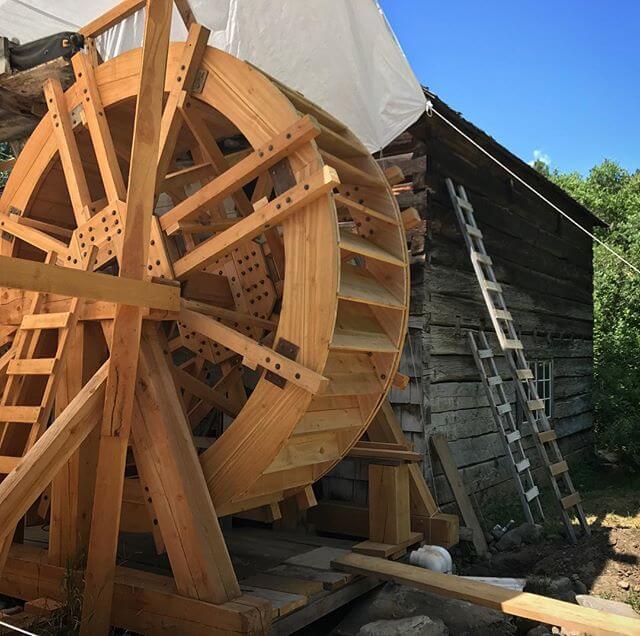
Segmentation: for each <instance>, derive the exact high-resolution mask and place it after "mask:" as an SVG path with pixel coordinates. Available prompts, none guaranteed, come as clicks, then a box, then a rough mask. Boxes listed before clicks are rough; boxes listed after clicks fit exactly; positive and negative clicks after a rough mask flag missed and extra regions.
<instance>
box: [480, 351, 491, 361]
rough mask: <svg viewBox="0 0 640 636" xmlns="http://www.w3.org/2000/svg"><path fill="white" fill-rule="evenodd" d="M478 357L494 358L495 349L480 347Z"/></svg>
mask: <svg viewBox="0 0 640 636" xmlns="http://www.w3.org/2000/svg"><path fill="white" fill-rule="evenodd" d="M478 357H479V358H481V359H485V358H493V351H491V349H478Z"/></svg>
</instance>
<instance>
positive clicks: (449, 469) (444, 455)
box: [431, 435, 489, 556]
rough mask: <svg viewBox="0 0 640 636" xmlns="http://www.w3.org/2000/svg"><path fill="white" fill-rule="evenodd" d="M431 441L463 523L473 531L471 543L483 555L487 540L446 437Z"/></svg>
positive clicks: (434, 437) (439, 436)
mask: <svg viewBox="0 0 640 636" xmlns="http://www.w3.org/2000/svg"><path fill="white" fill-rule="evenodd" d="M431 443H432V444H433V447H434V448H435V450H436V452H437V453H438V457H439V458H440V463H441V464H442V469H443V470H444V474H445V475H446V477H447V481H448V482H449V485H450V486H451V490H452V491H453V494H454V496H455V498H456V502H457V504H458V507H459V508H460V512H461V513H462V518H463V519H464V522H465V525H466V526H467V527H468V528H471V530H472V532H473V545H474V547H475V549H476V552H477V553H478V555H480V556H484V555H486V554H487V552H488V550H489V548H488V546H487V540H486V539H485V537H484V532H483V531H482V528H481V527H480V522H479V521H478V517H477V516H476V511H475V510H474V509H473V505H472V504H471V500H470V499H469V495H467V491H466V490H465V487H464V484H463V482H462V479H461V477H460V473H459V471H458V467H457V466H456V462H455V459H454V458H453V455H452V453H451V449H450V448H449V444H448V442H447V439H446V437H444V436H443V435H434V436H433V437H432V438H431Z"/></svg>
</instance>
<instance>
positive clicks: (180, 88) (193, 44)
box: [156, 22, 210, 194]
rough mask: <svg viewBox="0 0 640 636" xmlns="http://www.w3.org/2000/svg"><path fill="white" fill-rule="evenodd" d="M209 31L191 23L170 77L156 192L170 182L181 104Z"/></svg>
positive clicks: (178, 131)
mask: <svg viewBox="0 0 640 636" xmlns="http://www.w3.org/2000/svg"><path fill="white" fill-rule="evenodd" d="M209 33H210V32H209V29H207V28H205V27H203V26H202V25H201V24H196V23H195V22H194V23H193V24H192V25H191V26H190V27H189V33H188V35H187V41H186V42H185V44H184V50H183V53H182V57H181V59H180V63H179V65H178V67H177V70H176V74H175V75H174V76H173V77H170V78H168V79H169V81H168V87H169V95H168V96H167V99H166V102H165V106H164V111H163V113H162V124H161V126H160V153H159V155H158V172H157V175H156V194H157V193H159V192H161V191H162V189H163V187H165V186H166V182H165V177H166V176H167V172H168V171H169V166H170V165H171V160H172V158H173V154H174V152H175V148H176V142H177V141H178V135H179V134H180V129H181V128H182V117H181V115H180V112H179V106H180V105H181V103H182V100H183V99H184V98H185V96H186V94H187V93H188V92H189V91H191V89H192V87H193V81H194V80H195V78H196V73H197V72H198V68H199V67H200V61H201V60H202V55H203V54H204V51H205V49H206V46H207V41H208V39H209Z"/></svg>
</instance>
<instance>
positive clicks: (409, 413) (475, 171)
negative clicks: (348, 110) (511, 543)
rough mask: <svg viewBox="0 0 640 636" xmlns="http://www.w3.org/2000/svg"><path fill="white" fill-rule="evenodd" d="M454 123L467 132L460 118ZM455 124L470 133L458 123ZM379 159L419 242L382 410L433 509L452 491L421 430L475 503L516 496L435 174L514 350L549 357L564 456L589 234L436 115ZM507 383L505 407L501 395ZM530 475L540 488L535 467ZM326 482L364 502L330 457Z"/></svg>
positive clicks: (480, 315)
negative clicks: (497, 294)
mask: <svg viewBox="0 0 640 636" xmlns="http://www.w3.org/2000/svg"><path fill="white" fill-rule="evenodd" d="M439 107H440V110H441V112H444V113H445V115H448V116H449V117H450V118H452V119H453V118H454V117H456V115H455V113H452V112H451V111H448V109H446V106H445V105H439ZM456 123H457V124H458V125H461V126H462V125H466V122H463V121H462V120H456ZM466 130H467V132H469V133H472V132H473V133H474V134H477V135H482V133H480V131H477V129H474V128H473V127H470V126H469V127H468V128H467V129H466ZM478 140H479V141H481V143H482V144H483V146H485V147H487V148H488V149H489V150H490V151H491V152H492V153H495V154H496V155H497V156H498V158H499V159H500V160H501V161H503V162H511V163H510V164H509V163H508V165H510V167H513V169H515V171H516V173H517V174H520V176H522V177H523V178H525V180H526V181H528V182H530V183H531V184H532V185H534V186H535V187H536V188H538V189H539V190H540V191H541V193H542V194H544V195H545V196H547V197H548V198H549V199H550V200H552V201H553V202H554V203H556V204H557V205H558V206H559V207H560V208H561V209H563V210H565V211H566V212H567V213H568V214H570V215H571V216H572V217H573V218H575V219H576V220H577V221H578V222H579V223H580V224H582V225H585V226H586V227H587V228H588V229H591V227H592V223H593V217H591V216H590V215H587V214H585V212H584V210H583V209H582V208H580V207H579V206H578V205H577V204H575V203H573V202H572V201H571V200H570V199H569V198H568V197H566V196H564V195H563V194H562V193H561V192H560V191H559V190H558V189H557V188H555V187H554V186H552V185H551V184H549V183H548V182H547V181H546V180H545V179H543V178H542V177H539V176H538V175H537V174H534V173H532V171H530V170H529V169H528V167H526V166H524V165H523V164H520V163H518V162H517V161H515V160H514V158H513V157H512V156H510V155H509V153H508V152H507V151H506V150H504V149H503V148H501V147H500V146H498V145H497V144H495V142H493V140H491V139H489V138H488V137H486V136H484V135H483V136H482V137H481V138H478ZM492 144H493V146H492ZM383 154H384V158H383V159H382V160H381V163H383V164H385V165H387V164H388V165H393V164H399V165H401V166H402V167H403V169H404V171H405V175H406V177H407V181H406V183H405V184H403V185H401V186H399V187H397V188H396V190H397V197H398V201H399V204H400V207H401V208H406V207H409V206H413V207H416V208H417V209H419V210H420V212H421V215H422V216H423V218H424V219H425V221H426V231H425V233H424V236H423V237H420V238H418V239H416V237H415V236H414V237H413V239H412V241H411V245H412V252H413V257H412V258H413V261H414V263H413V265H412V305H411V319H410V328H409V336H408V342H410V343H411V346H409V345H408V344H407V346H406V347H405V355H404V358H403V362H402V367H401V371H402V372H403V373H406V374H407V375H409V376H410V377H411V382H410V386H409V387H408V388H407V389H406V390H405V391H403V392H400V391H397V390H394V391H392V393H391V396H390V399H391V402H392V404H393V405H394V409H395V410H396V413H397V415H398V417H399V419H400V421H401V423H402V427H403V429H404V431H405V433H406V434H407V436H408V438H409V439H410V440H411V441H412V443H413V444H414V446H415V448H416V450H417V451H419V452H423V453H424V454H425V462H424V470H425V475H426V477H427V480H428V481H429V482H431V485H432V488H433V490H434V493H435V495H436V496H437V499H438V502H439V503H440V504H441V505H442V506H443V507H444V508H445V509H447V508H448V505H449V504H450V503H451V502H452V501H453V496H452V494H451V492H450V490H449V488H448V485H447V483H446V480H445V479H444V477H443V475H442V473H441V470H440V467H439V465H438V464H437V462H433V461H432V451H430V449H429V448H428V444H427V441H428V438H429V436H430V435H432V434H434V433H442V434H444V435H445V436H446V437H447V438H448V440H449V442H450V445H451V449H452V452H453V454H454V457H455V459H456V462H457V465H458V467H459V468H460V469H461V471H462V475H463V479H464V482H465V484H466V486H467V490H468V492H470V493H473V500H474V501H475V502H476V503H481V502H482V503H487V502H488V503H489V504H491V503H492V500H493V501H494V502H496V503H498V502H500V501H502V499H501V497H502V496H503V495H512V496H513V497H514V498H515V489H514V486H513V484H512V481H511V479H510V476H509V473H508V468H507V465H506V463H505V461H504V455H503V451H502V446H501V443H500V440H499V437H498V434H497V432H496V429H495V424H494V422H493V419H492V417H491V414H490V411H489V408H488V406H487V401H486V398H485V396H484V392H483V388H482V386H481V384H480V382H479V378H478V374H477V371H476V367H475V365H474V363H473V359H472V357H471V355H470V352H469V349H468V345H467V330H468V329H477V328H479V327H482V326H485V327H487V328H489V329H490V324H489V322H488V316H487V313H486V309H485V307H484V304H483V303H482V299H481V296H480V292H479V289H478V285H477V282H476V279H475V276H474V274H473V271H472V269H471V265H470V263H469V258H468V255H467V253H466V249H465V246H464V242H463V239H462V236H461V234H460V232H459V230H458V228H457V224H456V220H455V215H454V213H453V209H452V208H451V204H450V202H449V197H448V193H447V190H446V186H445V181H444V180H445V178H446V177H451V178H452V179H453V180H454V181H455V182H457V183H460V184H463V185H464V186H465V187H466V189H467V192H468V195H469V198H470V200H471V202H472V203H473V205H474V208H475V210H476V217H477V221H478V224H479V226H480V227H481V229H482V231H483V233H484V237H485V242H486V246H487V251H488V252H489V254H490V255H491V257H492V258H493V261H494V264H495V269H496V274H497V277H498V280H499V281H500V282H501V284H502V285H503V288H504V290H505V298H506V302H507V305H508V307H509V308H510V310H511V312H512V314H513V315H514V318H515V322H516V328H517V329H518V331H519V332H520V334H521V336H522V340H523V342H524V345H525V353H526V355H527V356H528V358H529V359H552V360H553V368H554V378H553V381H554V411H553V420H552V421H553V424H554V426H555V428H556V430H557V432H558V436H559V438H560V445H561V448H562V450H563V452H564V453H565V454H566V455H567V456H568V457H569V459H570V460H571V459H572V458H575V457H577V456H580V455H582V454H584V453H588V452H591V450H592V426H593V415H592V405H591V388H592V375H593V342H592V328H593V318H592V307H593V302H592V278H593V271H592V245H591V240H590V239H589V237H587V236H586V235H585V234H583V233H582V232H580V231H579V230H578V229H577V228H575V227H574V226H573V225H572V224H571V223H570V222H569V221H567V220H566V219H564V218H562V217H561V216H560V215H559V214H558V213H557V212H556V211H554V210H553V209H552V208H551V207H549V206H548V205H547V204H545V203H543V202H542V201H540V200H539V199H537V198H536V197H535V196H534V195H533V194H532V193H530V192H528V191H527V190H526V189H525V188H524V186H521V185H520V184H519V183H518V182H517V181H515V180H513V179H512V178H511V177H510V176H509V175H508V174H506V173H505V172H504V171H503V170H502V169H501V168H499V167H498V166H496V165H495V164H493V163H492V162H491V161H490V160H489V159H487V158H486V157H485V156H484V155H483V154H482V153H481V152H480V151H479V150H477V149H475V148H474V147H473V146H472V145H471V144H470V143H469V142H468V141H466V140H464V139H463V138H462V137H460V136H459V135H458V133H456V132H455V131H453V130H452V129H451V128H449V127H448V126H447V125H446V124H444V123H443V122H442V121H441V120H440V119H439V118H437V117H436V116H433V117H431V118H428V117H423V119H422V120H421V121H420V122H418V123H417V124H416V125H414V126H413V127H412V128H411V130H410V132H407V133H404V134H403V135H401V136H400V137H399V138H398V139H397V140H395V141H394V142H393V144H392V145H391V146H390V147H389V148H387V149H386V150H385V152H384V153H383ZM421 239H424V240H421ZM493 344H496V343H495V341H493ZM496 347H497V345H496ZM507 387H508V389H509V394H510V395H511V396H512V399H515V398H514V397H513V396H514V390H513V387H511V386H509V385H507ZM514 408H515V405H514ZM525 432H526V431H525ZM525 442H526V446H528V447H529V451H528V453H529V457H530V459H531V462H532V465H533V466H534V467H539V465H540V462H539V459H538V456H537V452H536V450H535V448H532V442H531V440H525ZM536 475H537V478H538V484H539V485H540V486H542V487H543V488H544V486H545V484H544V480H543V475H542V474H541V471H540V470H538V471H537V473H536ZM334 476H335V478H337V482H336V481H334ZM334 476H332V478H331V479H330V480H329V483H328V484H327V485H326V486H325V491H326V493H327V495H328V496H330V497H334V498H341V499H348V498H350V497H349V493H350V492H351V491H353V500H355V501H357V502H358V503H364V502H365V501H366V484H364V483H360V484H358V483H356V482H359V481H361V480H364V479H366V471H364V470H363V469H362V467H359V466H358V465H357V464H355V463H353V462H342V464H341V466H340V467H338V469H337V471H336V473H334ZM349 482H351V483H349ZM476 507H478V506H476ZM550 512H551V511H550Z"/></svg>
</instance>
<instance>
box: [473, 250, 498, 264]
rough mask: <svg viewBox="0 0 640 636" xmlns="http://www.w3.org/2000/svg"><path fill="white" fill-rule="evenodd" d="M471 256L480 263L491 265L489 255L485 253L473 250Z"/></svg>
mask: <svg viewBox="0 0 640 636" xmlns="http://www.w3.org/2000/svg"><path fill="white" fill-rule="evenodd" d="M471 258H472V259H473V258H475V259H476V261H478V263H482V264H483V265H493V261H492V260H491V256H487V254H480V252H476V251H475V250H474V251H473V252H471Z"/></svg>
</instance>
